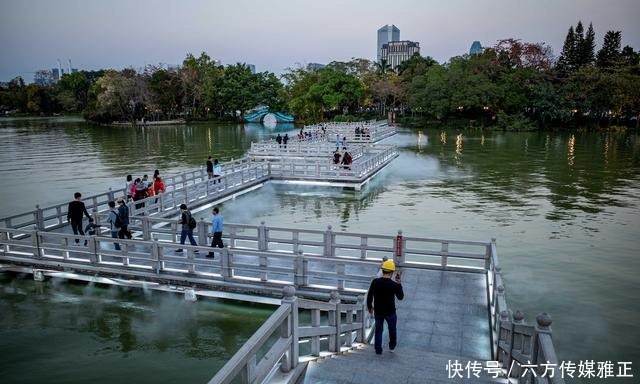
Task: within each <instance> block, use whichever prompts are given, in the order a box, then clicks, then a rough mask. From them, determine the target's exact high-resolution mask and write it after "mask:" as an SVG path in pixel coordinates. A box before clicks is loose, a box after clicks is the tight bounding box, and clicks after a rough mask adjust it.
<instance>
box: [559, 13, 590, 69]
mask: <svg viewBox="0 0 640 384" xmlns="http://www.w3.org/2000/svg"><path fill="white" fill-rule="evenodd" d="M595 46H596V44H595V32H594V31H593V24H592V23H589V28H588V29H587V32H586V34H585V33H584V27H583V26H582V21H578V24H577V25H576V28H575V31H574V29H573V26H571V27H569V32H568V33H567V37H566V38H565V41H564V45H563V46H562V53H561V54H560V57H559V59H558V63H557V66H556V67H557V69H558V70H560V71H562V72H575V71H577V70H579V69H580V68H582V67H584V66H586V65H591V64H593V61H594V52H595V51H594V50H595Z"/></svg>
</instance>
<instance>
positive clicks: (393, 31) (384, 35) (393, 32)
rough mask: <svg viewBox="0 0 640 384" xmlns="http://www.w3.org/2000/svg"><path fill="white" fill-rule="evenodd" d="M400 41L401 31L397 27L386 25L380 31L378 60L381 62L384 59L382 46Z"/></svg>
mask: <svg viewBox="0 0 640 384" xmlns="http://www.w3.org/2000/svg"><path fill="white" fill-rule="evenodd" d="M399 40H400V30H399V29H398V27H396V26H395V25H393V24H392V25H385V26H384V27H382V28H380V29H378V51H377V52H376V56H377V60H378V62H380V59H381V58H382V46H383V45H384V44H387V43H389V42H391V41H399Z"/></svg>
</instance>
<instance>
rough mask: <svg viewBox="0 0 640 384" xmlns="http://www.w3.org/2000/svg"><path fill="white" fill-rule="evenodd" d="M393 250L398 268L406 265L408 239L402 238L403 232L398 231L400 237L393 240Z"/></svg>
mask: <svg viewBox="0 0 640 384" xmlns="http://www.w3.org/2000/svg"><path fill="white" fill-rule="evenodd" d="M393 248H394V249H395V253H394V255H393V258H394V261H395V263H396V266H398V265H400V266H401V265H403V264H404V257H405V250H406V249H407V239H405V238H404V237H403V236H402V230H401V229H399V230H398V235H397V236H396V237H395V238H394V240H393Z"/></svg>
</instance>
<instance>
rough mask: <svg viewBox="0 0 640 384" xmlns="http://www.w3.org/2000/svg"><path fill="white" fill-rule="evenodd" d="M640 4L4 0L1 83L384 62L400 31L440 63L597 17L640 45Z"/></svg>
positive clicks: (600, 25) (554, 41)
mask: <svg viewBox="0 0 640 384" xmlns="http://www.w3.org/2000/svg"><path fill="white" fill-rule="evenodd" d="M639 17H640V1H638V0H486V1H478V0H475V1H474V0H446V1H443V0H439V1H435V0H393V1H392V0H385V1H380V0H353V1H348V0H342V1H340V0H314V1H311V0H263V1H258V0H232V1H213V0H211V1H204V0H181V1H177V0H176V1H168V0H137V1H136V0H108V1H107V0H105V1H98V0H50V1H49V0H0V81H8V80H10V79H11V78H13V77H15V76H18V75H21V76H23V77H24V78H25V80H26V81H27V82H31V81H32V79H33V72H34V71H36V70H38V69H45V68H48V69H50V68H54V67H56V66H57V59H60V60H61V61H62V63H63V67H65V68H66V62H67V59H71V61H72V64H73V67H75V68H78V69H87V70H93V69H100V68H115V69H122V68H125V67H134V68H140V67H143V66H144V65H145V64H158V63H168V64H179V63H181V62H182V60H183V59H184V57H185V55H186V53H188V52H190V53H194V54H199V53H200V52H202V51H206V52H207V53H208V54H209V55H210V56H211V57H213V58H215V59H218V60H221V61H222V63H223V64H233V63H235V62H247V63H252V64H255V66H256V70H257V71H265V70H269V71H273V72H276V73H282V72H283V70H284V69H285V68H287V67H291V66H295V65H296V63H302V64H305V63H310V62H318V63H328V62H330V61H333V60H342V61H346V60H349V59H351V58H352V57H364V58H369V59H375V57H376V31H377V29H378V28H380V27H381V26H383V25H385V24H395V25H396V26H397V27H398V28H400V37H401V39H402V40H413V41H418V42H419V43H420V48H421V54H422V55H423V56H431V57H433V58H435V59H436V60H438V61H439V62H444V61H447V60H448V59H449V58H450V57H452V56H456V55H461V54H464V53H468V51H469V47H470V46H471V43H472V42H473V41H474V40H479V41H480V42H481V43H482V45H483V46H490V45H493V44H494V43H495V42H496V41H497V40H498V39H502V38H509V37H513V38H517V39H522V40H523V41H527V42H546V43H548V44H550V45H551V46H552V48H553V50H554V53H555V55H556V56H557V55H558V54H559V53H560V51H561V49H562V43H563V41H564V38H565V36H566V33H567V30H568V28H569V26H570V25H575V24H576V23H577V22H578V20H582V22H583V23H584V24H585V29H586V27H587V26H588V24H589V22H593V26H594V29H595V32H596V44H597V47H599V46H600V45H601V44H602V36H603V35H604V33H605V32H606V31H607V30H621V31H622V45H623V46H624V45H631V46H632V47H633V48H634V49H636V50H639V49H640V23H639V22H638V18H639Z"/></svg>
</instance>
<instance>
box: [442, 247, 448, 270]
mask: <svg viewBox="0 0 640 384" xmlns="http://www.w3.org/2000/svg"><path fill="white" fill-rule="evenodd" d="M440 252H442V256H441V257H440V265H441V266H442V269H445V270H446V269H447V260H448V253H449V242H448V241H443V242H442V243H441V245H440Z"/></svg>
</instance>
